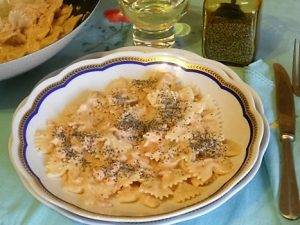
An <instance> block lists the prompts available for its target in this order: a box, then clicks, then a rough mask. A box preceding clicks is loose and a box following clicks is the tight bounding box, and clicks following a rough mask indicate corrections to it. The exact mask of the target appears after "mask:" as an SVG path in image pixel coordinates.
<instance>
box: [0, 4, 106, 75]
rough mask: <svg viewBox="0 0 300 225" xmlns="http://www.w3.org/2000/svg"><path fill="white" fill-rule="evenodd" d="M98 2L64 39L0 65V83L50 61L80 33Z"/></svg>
mask: <svg viewBox="0 0 300 225" xmlns="http://www.w3.org/2000/svg"><path fill="white" fill-rule="evenodd" d="M93 2H95V1H93ZM99 2H100V0H99V1H98V2H96V4H91V7H90V9H89V10H93V11H91V13H90V15H89V16H88V17H84V20H82V21H81V22H80V24H79V25H78V26H77V27H76V28H75V29H74V30H73V31H72V32H70V33H69V34H67V35H66V36H65V37H63V38H61V39H59V40H57V41H56V42H54V43H52V44H51V45H48V46H46V47H44V48H42V49H40V50H38V51H36V52H33V53H31V54H28V55H25V56H23V57H21V58H18V59H14V60H11V61H8V62H5V63H0V81H1V80H5V79H8V78H11V77H14V76H17V75H19V74H21V73H25V72H27V71H28V70H31V69H33V68H35V67H37V66H38V65H40V64H42V63H43V62H45V61H47V60H48V59H50V58H51V57H52V56H54V55H55V54H56V53H58V52H59V51H60V50H62V49H63V48H64V47H65V46H66V45H67V44H68V43H70V42H71V40H72V39H73V38H74V37H76V35H77V34H78V33H79V32H80V31H81V29H82V28H83V26H84V24H85V23H86V22H87V20H88V19H89V18H90V17H91V14H92V13H93V12H94V10H95V8H96V7H97V5H98V4H99Z"/></svg>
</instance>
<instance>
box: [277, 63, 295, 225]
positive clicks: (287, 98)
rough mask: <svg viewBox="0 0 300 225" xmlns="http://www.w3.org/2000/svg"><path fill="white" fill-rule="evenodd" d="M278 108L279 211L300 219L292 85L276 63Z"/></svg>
mask: <svg viewBox="0 0 300 225" xmlns="http://www.w3.org/2000/svg"><path fill="white" fill-rule="evenodd" d="M273 68H274V72H275V87H276V106H277V117H278V124H279V132H280V141H281V144H282V146H281V148H282V154H281V155H282V157H281V176H280V187H279V210H280V213H281V215H282V216H284V217H285V218H287V219H297V218H299V217H300V200H299V193H298V188H297V180H296V174H295V167H294V160H293V152H292V151H293V142H294V140H295V123H296V119H295V105H294V97H293V92H292V85H291V82H290V78H289V76H288V74H287V72H286V70H285V69H284V68H283V67H282V66H281V65H280V64H277V63H275V64H274V65H273Z"/></svg>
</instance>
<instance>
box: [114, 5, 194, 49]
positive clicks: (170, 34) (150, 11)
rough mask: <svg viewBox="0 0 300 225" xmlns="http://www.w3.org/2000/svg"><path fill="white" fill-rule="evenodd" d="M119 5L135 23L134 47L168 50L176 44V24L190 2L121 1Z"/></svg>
mask: <svg viewBox="0 0 300 225" xmlns="http://www.w3.org/2000/svg"><path fill="white" fill-rule="evenodd" d="M119 5H120V7H121V10H122V11H123V13H124V14H125V15H126V16H127V18H128V19H129V21H130V22H131V23H133V42H134V45H143V46H151V47H160V48H166V47H171V46H172V45H173V44H174V43H175V35H174V24H175V23H176V22H177V21H178V20H179V19H180V18H181V17H182V16H183V14H185V13H186V11H187V7H188V0H119Z"/></svg>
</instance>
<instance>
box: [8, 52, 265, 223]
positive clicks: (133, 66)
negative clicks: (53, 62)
mask: <svg viewBox="0 0 300 225" xmlns="http://www.w3.org/2000/svg"><path fill="white" fill-rule="evenodd" d="M153 71H160V72H159V73H158V74H159V76H158V79H157V80H160V79H163V77H164V76H169V75H171V77H173V76H174V80H173V81H174V84H176V85H179V86H178V88H179V89H178V90H177V89H176V88H175V89H174V90H172V91H173V92H174V93H175V92H178V93H180V90H181V91H182V90H186V92H185V95H182V96H190V98H191V96H193V97H194V100H195V101H194V100H193V101H191V102H190V103H193V104H194V103H197V102H200V101H201V99H202V100H203V99H205V98H204V96H206V95H210V96H211V99H214V101H213V102H214V104H212V107H213V108H214V107H216V108H215V109H216V111H214V110H213V111H214V112H216V114H215V115H218V116H217V117H216V120H213V121H217V124H218V125H217V126H215V125H213V126H212V127H214V128H217V130H214V133H219V134H221V135H216V136H213V137H222V138H224V139H225V140H231V141H233V142H235V143H239V151H238V154H231V155H230V154H229V155H228V157H227V159H228V160H227V163H225V164H210V163H212V161H213V160H212V159H209V160H206V159H205V157H204V158H203V157H200V158H201V160H202V165H199V164H198V165H197V166H198V167H197V166H196V167H195V168H196V169H195V170H194V169H192V170H193V171H194V172H192V175H191V174H190V173H187V172H184V171H186V170H190V169H191V168H188V167H193V166H194V165H195V163H194V164H193V162H195V161H193V160H190V159H187V158H186V157H188V158H189V156H190V154H187V155H185V156H183V158H184V157H185V159H184V160H182V158H180V160H181V161H184V162H188V163H182V162H181V163H178V164H177V163H175V164H174V165H171V166H170V165H169V166H170V168H169V169H163V168H164V166H166V165H164V164H162V165H159V166H158V165H157V164H159V160H160V159H161V158H163V157H161V155H160V156H157V155H156V151H153V149H154V147H153V146H154V145H155V144H157V143H158V141H157V139H159V138H157V137H155V135H152V137H151V134H149V133H148V134H147V132H148V131H145V130H144V132H145V133H142V142H141V143H142V147H144V148H147V144H146V142H145V141H146V139H149V140H150V139H151V140H152V141H153V142H154V144H153V143H152V144H150V145H149V146H150V147H148V148H149V149H148V150H146V151H147V154H145V157H146V158H147V160H148V162H146V163H145V167H147V165H149V161H151V163H150V164H151V165H153V168H162V169H159V171H158V172H160V173H157V174H159V176H158V175H157V176H153V175H151V174H150V176H149V175H147V176H146V177H147V179H148V178H149V180H148V181H147V179H140V178H136V177H135V178H134V179H133V183H132V185H129V184H126V185H124V182H121V185H120V186H122V187H121V188H120V187H119V188H118V189H117V190H116V191H115V192H114V193H109V194H107V192H104V195H108V196H105V197H104V199H110V197H112V198H111V199H110V200H111V201H100V200H101V198H100V199H99V201H98V203H101V204H100V206H99V205H98V206H95V205H94V204H84V202H83V201H82V198H80V197H81V196H85V195H84V193H86V194H88V195H89V196H93V195H91V194H89V191H85V187H84V185H83V186H81V187H80V188H78V189H77V190H75V189H74V188H73V187H74V185H73V186H71V188H70V185H69V190H68V187H67V188H64V187H66V186H68V184H69V181H70V180H68V179H66V177H68V176H69V174H68V172H67V173H65V171H64V172H62V173H60V172H61V171H59V172H58V173H56V175H57V176H58V177H59V178H57V177H56V178H53V177H52V178H51V177H49V176H48V175H49V170H48V171H47V169H45V164H44V162H45V159H46V161H47V157H48V156H50V155H51V154H49V153H47V154H48V155H47V154H45V152H46V151H44V153H42V152H39V151H37V146H36V140H37V139H36V138H35V137H36V136H35V135H36V132H40V131H42V132H43V130H46V129H47V121H48V122H49V121H53V120H54V121H56V118H58V115H60V114H61V113H62V112H63V111H64V109H65V107H66V106H67V105H68V104H70V102H72V101H74V99H75V98H76V97H77V96H78V95H79V94H80V93H82V92H83V91H89V93H90V94H91V95H92V96H93V97H92V98H94V100H93V101H94V103H92V104H96V103H95V102H98V100H97V101H96V100H95V96H96V99H97V96H98V95H100V96H101V95H103V93H102V92H101V91H103V90H104V88H105V87H106V86H107V85H109V83H111V82H114V80H120V79H121V78H123V81H124V79H125V81H126V82H129V83H131V82H133V81H134V80H139V81H138V82H137V83H143V81H141V80H145V74H149V72H150V73H153ZM168 74H169V75H168ZM126 82H125V83H126ZM117 83H118V82H117ZM121 83H122V82H121ZM110 85H113V84H110ZM119 85H120V82H119ZM171 86H172V84H171ZM188 87H195V89H192V91H191V89H189V88H188ZM118 89H120V90H122V88H118ZM123 89H124V88H123ZM163 89H164V90H165V91H167V88H163ZM197 89H198V90H200V91H196V90H197ZM143 90H144V89H143ZM187 90H189V91H187ZM99 91H100V92H99ZM194 91H195V92H194ZM152 92H153V93H152ZM101 93H102V94H101ZM104 93H105V92H104ZM130 93H131V92H130ZM151 93H152V94H151ZM171 93H172V92H171ZM174 93H172V94H171V96H174V95H173V94H174ZM187 93H189V94H187ZM192 93H193V95H191V94H192ZM123 94H124V93H123ZM127 94H128V93H127ZM169 94H170V93H169ZM129 95H130V94H129ZM62 96H63V97H62ZM88 96H89V94H88ZM108 96H109V91H108ZM138 96H142V95H141V94H139V95H138ZM147 96H148V97H147V99H148V100H147V101H148V102H147V104H150V105H151V104H152V103H153V105H152V106H155V102H156V101H154V100H153V99H157V98H158V96H160V95H159V93H158V94H157V93H156V94H155V91H154V90H149V93H147ZM175 96H176V94H175ZM197 96H198V97H197ZM115 97H116V96H115ZM130 97H132V98H134V97H137V96H134V95H132V93H131V96H130ZM128 98H129V96H122V95H121V97H120V96H118V98H117V99H119V100H120V99H121V100H122V101H125V100H126V99H127V100H128ZM100 99H101V98H100ZM129 99H130V98H129ZM142 99H144V100H145V102H146V99H145V98H142ZM142 99H140V100H139V101H141V104H142V102H143V100H142ZM151 99H152V100H153V101H152V100H151ZM251 99H252V98H251V96H250V95H249V93H248V91H247V89H245V88H243V87H241V86H240V85H239V84H237V83H235V82H234V81H232V80H229V79H227V78H225V77H222V74H221V73H218V71H214V70H212V69H211V68H208V67H206V66H205V65H197V64H189V63H188V62H186V61H183V60H181V59H179V58H178V57H174V56H172V55H167V54H166V55H163V54H154V53H153V54H142V53H137V52H124V53H115V54H112V55H109V56H106V57H104V58H101V59H96V60H87V61H83V62H79V63H76V64H74V65H72V66H70V67H68V68H67V69H65V70H64V71H63V72H61V73H60V74H59V75H57V76H56V77H53V78H50V79H48V80H46V81H44V82H43V83H41V84H40V85H39V86H37V87H36V88H35V89H34V91H33V92H32V94H31V95H30V97H29V99H28V101H27V103H26V104H25V106H24V107H22V108H21V109H20V111H19V112H18V113H17V115H16V117H15V119H14V123H13V145H12V149H13V151H14V155H15V157H14V158H13V160H14V161H15V164H17V165H18V166H17V170H19V171H20V172H21V173H22V174H23V176H24V177H26V179H29V180H30V183H31V184H32V187H33V189H34V190H35V191H37V192H39V193H43V195H44V196H45V197H46V198H47V199H48V200H49V202H51V203H53V204H55V205H57V206H59V207H62V208H66V209H68V210H69V211H71V212H74V213H76V214H78V215H82V216H85V217H88V218H93V219H101V220H106V221H123V222H126V221H135V222H142V221H152V220H158V219H162V218H168V217H172V216H175V215H180V214H183V213H186V212H190V211H192V210H194V209H196V208H200V207H202V206H204V205H207V204H209V203H210V202H212V201H214V200H216V199H218V198H219V197H220V196H222V195H223V194H224V193H226V192H228V190H230V189H231V188H232V187H234V185H235V184H236V183H237V182H238V181H239V180H241V179H242V178H243V177H244V176H245V175H246V174H247V173H248V172H249V171H250V170H251V168H252V166H253V165H254V163H255V160H256V158H257V156H258V151H259V144H260V141H261V138H262V130H263V128H262V126H263V124H262V120H261V117H260V116H259V114H258V113H257V111H256V109H255V107H254V103H253V100H251ZM85 101H88V100H87V99H83V100H82V102H81V103H80V104H79V105H77V106H75V105H76V104H75V105H74V107H75V108H73V109H76V110H79V112H81V110H83V111H84V109H86V104H87V103H86V102H85ZM93 101H92V102H93ZM99 101H100V102H101V100H99ZM151 101H152V103H151ZM82 104H83V106H82ZM130 104H132V102H131V103H130ZM49 105H51V107H48V106H49ZM84 105H85V106H84ZM133 105H134V104H133ZM130 107H134V106H130ZM157 107H159V106H157ZM100 108H101V107H100ZM104 108H105V107H104ZM80 109H81V110H80ZM111 110H113V111H112V112H109V114H112V113H113V112H118V110H120V109H119V108H115V109H111ZM72 112H75V110H72ZM147 112H149V110H147ZM120 113H121V112H120ZM146 114H147V115H148V116H149V115H150V114H151V113H146ZM146 114H145V115H146ZM74 115H75V114H74ZM120 115H122V113H121V114H120ZM141 115H144V114H143V113H142V114H141ZM145 115H144V116H145ZM106 117H107V118H108V116H106ZM190 117H193V116H191V115H190V116H188V117H186V119H187V118H190ZM70 118H71V117H70ZM97 118H98V117H97ZM99 118H100V117H99ZM104 118H105V117H104ZM120 118H123V117H122V116H121V117H120ZM124 118H125V117H124ZM155 118H157V116H155ZM172 118H174V117H172ZM195 118H197V119H199V118H202V116H201V115H200V114H199V115H197V116H196V117H195ZM135 119H136V118H135ZM83 120H84V119H83V118H81V117H80V119H78V118H77V119H76V120H75V121H78V122H80V121H83ZM110 121H111V122H112V124H114V123H113V118H111V119H110ZM142 121H149V119H147V120H144V119H143V120H142ZM180 121H181V122H182V123H185V124H186V125H188V124H190V123H188V122H187V121H185V122H184V120H183V121H182V120H180ZM180 121H179V123H181V122H180ZM56 122H57V121H56ZM69 122H72V121H69ZM73 122H74V121H73ZM220 122H221V123H222V129H221V130H222V131H221V130H220V129H219V128H220V127H219V124H220ZM84 124H85V123H84ZM99 124H101V123H99ZM125 124H126V123H125ZM193 124H194V125H195V126H194V128H191V127H189V128H188V130H190V131H191V132H190V133H189V132H183V133H185V134H188V133H189V134H190V135H192V136H193V135H194V136H193V137H196V136H197V132H196V131H198V129H201V126H202V125H200V124H197V122H194V123H193ZM196 124H197V125H196ZM73 125H74V124H73ZM123 125H124V124H123ZM76 126H77V125H76ZM101 126H102V125H101ZM124 126H125V125H124ZM125 127H126V126H125ZM174 127H176V125H174V126H173V125H172V126H171V129H173V128H174ZM179 127H180V128H182V127H185V125H183V124H181V125H180V126H179ZM111 128H114V127H113V126H111V127H110V126H107V127H106V128H103V127H99V130H100V129H103V131H106V133H107V135H111V134H113V132H116V131H117V132H120V129H119V130H113V129H112V130H111V132H112V133H110V132H108V131H109V130H110V129H111ZM119 128H122V126H120V127H119ZM55 130H59V129H55ZM175 130H176V129H175ZM121 131H122V129H121ZM179 131H182V130H181V129H179ZM63 133H65V134H68V132H67V131H64V132H63ZM100 133H103V132H100ZM104 133H105V132H104ZM166 133H167V131H166ZM166 133H164V134H163V132H162V133H161V134H163V136H164V137H166V136H167V134H166ZM121 134H122V135H125V136H126V132H125V133H122V132H121ZM202 134H203V133H202ZM46 136H47V135H46ZM86 136H89V135H86ZM100 136H101V135H100ZM100 136H99V144H100V145H102V144H105V142H111V141H107V140H112V138H114V137H112V136H110V138H107V136H106V137H103V136H101V137H100ZM183 136H184V135H179V136H178V135H177V136H176V135H175V136H174V135H173V136H172V135H169V136H167V137H168V138H170V139H171V140H172V141H175V147H176V138H178V137H179V138H183ZM187 136H188V135H187ZM40 137H45V135H42V136H40ZM150 137H151V138H150ZM199 137H201V135H200V136H199ZM51 138H52V137H51ZM97 138H98V137H96V139H97ZM103 138H104V139H103ZM202 138H203V136H202ZM222 138H220V139H219V140H218V143H219V144H222V143H223V144H226V142H224V140H223V139H222ZM75 139H76V138H75ZM75 139H74V141H75V142H76V140H75ZM101 139H102V140H101ZM162 139H163V140H165V139H167V138H162ZM188 139H189V140H191V139H190V138H188ZM44 140H45V139H43V138H42V139H40V138H39V140H38V141H39V146H40V147H42V148H41V150H42V151H43V149H45V147H44V148H43V144H41V143H43V141H44ZM103 140H104V141H103ZM155 140H156V141H155ZM40 141H41V142H40ZM77 141H78V140H77ZM215 141H217V140H216V138H215ZM83 142H84V141H83ZM83 142H80V141H79V142H78V143H79V145H81V144H83ZM100 142H101V143H100ZM117 142H118V141H117ZM228 143H229V142H228ZM129 144H132V143H129ZM173 144H174V143H173ZM181 144H182V145H184V143H181ZM106 145H108V143H106ZM144 145H145V146H144ZM122 146H124V148H123V149H125V147H126V145H125V144H124V143H122ZM151 146H152V147H151ZM200 146H201V145H200ZM180 147H181V148H179V149H184V148H183V147H182V146H180ZM193 147H194V149H199V148H197V147H199V143H197V142H193V143H192V144H191V143H190V144H189V147H188V149H189V150H191V149H193ZM50 152H51V150H50ZM143 152H144V151H143ZM182 152H184V151H181V150H180V151H179V153H182ZM137 153H138V152H137ZM140 153H141V152H140ZM175 153H178V152H176V151H175ZM45 155H46V156H45ZM100 155H101V154H100ZM229 156H230V157H229ZM50 158H51V157H50ZM50 158H49V159H50ZM225 158H226V157H225ZM117 159H118V160H119V161H122V160H120V159H121V157H120V156H118V157H117ZM147 160H146V161H147ZM180 160H179V161H180ZM203 160H204V161H203ZM205 160H206V161H205ZM139 161H140V162H141V160H139ZM123 162H126V163H127V162H128V161H127V159H123ZM204 162H205V163H208V164H206V165H204V164H203V163H204ZM140 164H142V163H140ZM217 165H223V167H222V168H220V170H219V172H218V171H217V170H218V169H217ZM228 165H230V166H229V168H231V169H229V170H228V171H226V172H224V171H223V172H222V169H225V168H228ZM113 166H115V167H116V168H117V169H115V168H109V171H113V170H114V171H117V172H118V171H120V168H127V169H130V168H128V167H124V165H117V164H111V167H113ZM201 166H202V167H201ZM224 166H225V167H224ZM153 168H152V169H149V168H148V172H149V171H151V170H153ZM207 168H208V171H209V172H208V174H211V172H213V174H215V175H217V176H212V175H209V176H207V177H208V178H212V177H214V178H215V179H212V180H210V182H205V180H201V179H203V176H204V175H203V174H204V173H202V172H203V171H204V170H205V169H207ZM209 168H210V169H209ZM211 168H214V170H213V171H212V169H211ZM48 169H49V168H48ZM101 169H103V168H100V170H96V173H97V172H98V175H99V176H98V177H100V179H99V181H100V183H101V182H102V184H103V181H104V180H103V174H104V175H105V173H104V172H103V170H102V171H101ZM105 169H107V167H106V168H105ZM142 169H144V171H145V168H142ZM168 170H169V171H172V172H173V174H174V176H170V174H169V172H168ZM69 171H71V169H70V170H69ZM99 171H101V172H99ZM200 171H202V172H200ZM47 172H48V175H47ZM52 172H53V171H52ZM73 172H74V171H73ZM73 172H70V173H72V174H73V175H74V173H73ZM94 172H95V171H94ZM199 173H202V175H203V176H202V175H199ZM222 173H223V174H222ZM50 174H51V169H50ZM52 174H53V173H52ZM206 174H207V173H206ZM218 174H219V175H218ZM221 174H222V175H221ZM94 175H95V174H94ZM94 175H91V176H90V177H93V176H94ZM175 175H176V176H175ZM177 175H178V176H177ZM70 176H72V175H70ZM75 176H76V175H75ZM134 176H135V175H133V177H134ZM201 176H202V177H201ZM60 177H62V178H60ZM94 177H97V176H94ZM158 178H159V179H158ZM197 178H201V179H197ZM208 178H207V181H208V180H209V179H208ZM105 179H106V178H105ZM71 180H72V181H75V180H76V179H71ZM79 180H80V179H79ZM79 180H77V181H78V182H79V183H80V181H79ZM155 180H156V181H157V180H159V181H158V182H155ZM162 180H163V182H161V181H162ZM199 180H200V182H199ZM105 181H106V180H105ZM153 181H154V182H153ZM93 182H94V181H93ZM116 183H117V184H118V177H117V182H116ZM66 184H67V185H66ZM99 185H100V184H99ZM78 186H80V185H78ZM78 186H77V187H78ZM117 186H118V185H117ZM95 187H97V185H96V186H95ZM98 187H100V186H98ZM101 187H102V189H101V188H100V189H101V190H104V189H105V186H101ZM74 192H75V193H74ZM100 192H101V191H100ZM118 192H119V193H118ZM135 192H137V193H138V194H137V195H136V196H137V197H136V199H129V200H128V198H127V197H126V193H129V196H134V195H133V194H132V195H130V193H135ZM161 192H163V194H161ZM178 193H182V194H178ZM185 193H189V194H190V193H193V194H192V195H190V196H185V197H184V194H185ZM101 194H102V195H103V193H99V192H98V193H94V196H99V195H101ZM176 196H177V197H176ZM178 196H180V197H184V198H183V199H179V198H178ZM114 197H116V198H114ZM122 198H123V200H120V199H122ZM126 198H127V199H126ZM84 199H88V198H87V196H85V197H84ZM94 199H95V198H94ZM124 199H125V200H124ZM145 202H146V206H145ZM104 203H105V204H104ZM157 203H158V204H157ZM126 213H127V214H126Z"/></svg>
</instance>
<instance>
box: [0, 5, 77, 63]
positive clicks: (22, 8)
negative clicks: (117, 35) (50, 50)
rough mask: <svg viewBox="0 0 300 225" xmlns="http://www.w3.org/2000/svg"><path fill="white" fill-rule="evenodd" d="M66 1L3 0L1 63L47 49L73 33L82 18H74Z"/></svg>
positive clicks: (1, 10)
mask: <svg viewBox="0 0 300 225" xmlns="http://www.w3.org/2000/svg"><path fill="white" fill-rule="evenodd" d="M72 11H73V6H72V5H67V4H64V2H63V0H26V1H25V0H10V1H8V0H4V1H2V0H0V63H4V62H7V61H10V60H14V59H17V58H19V57H22V56H24V55H27V54H30V53H32V52H35V51H37V50H39V49H41V48H44V47H46V46H48V45H50V44H52V43H54V42H55V41H57V40H58V39H60V38H62V37H64V36H65V35H67V34H68V33H70V32H71V31H72V30H73V29H74V28H75V27H76V25H77V23H78V21H79V20H80V19H81V18H82V15H76V16H72V15H71V13H72Z"/></svg>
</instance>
